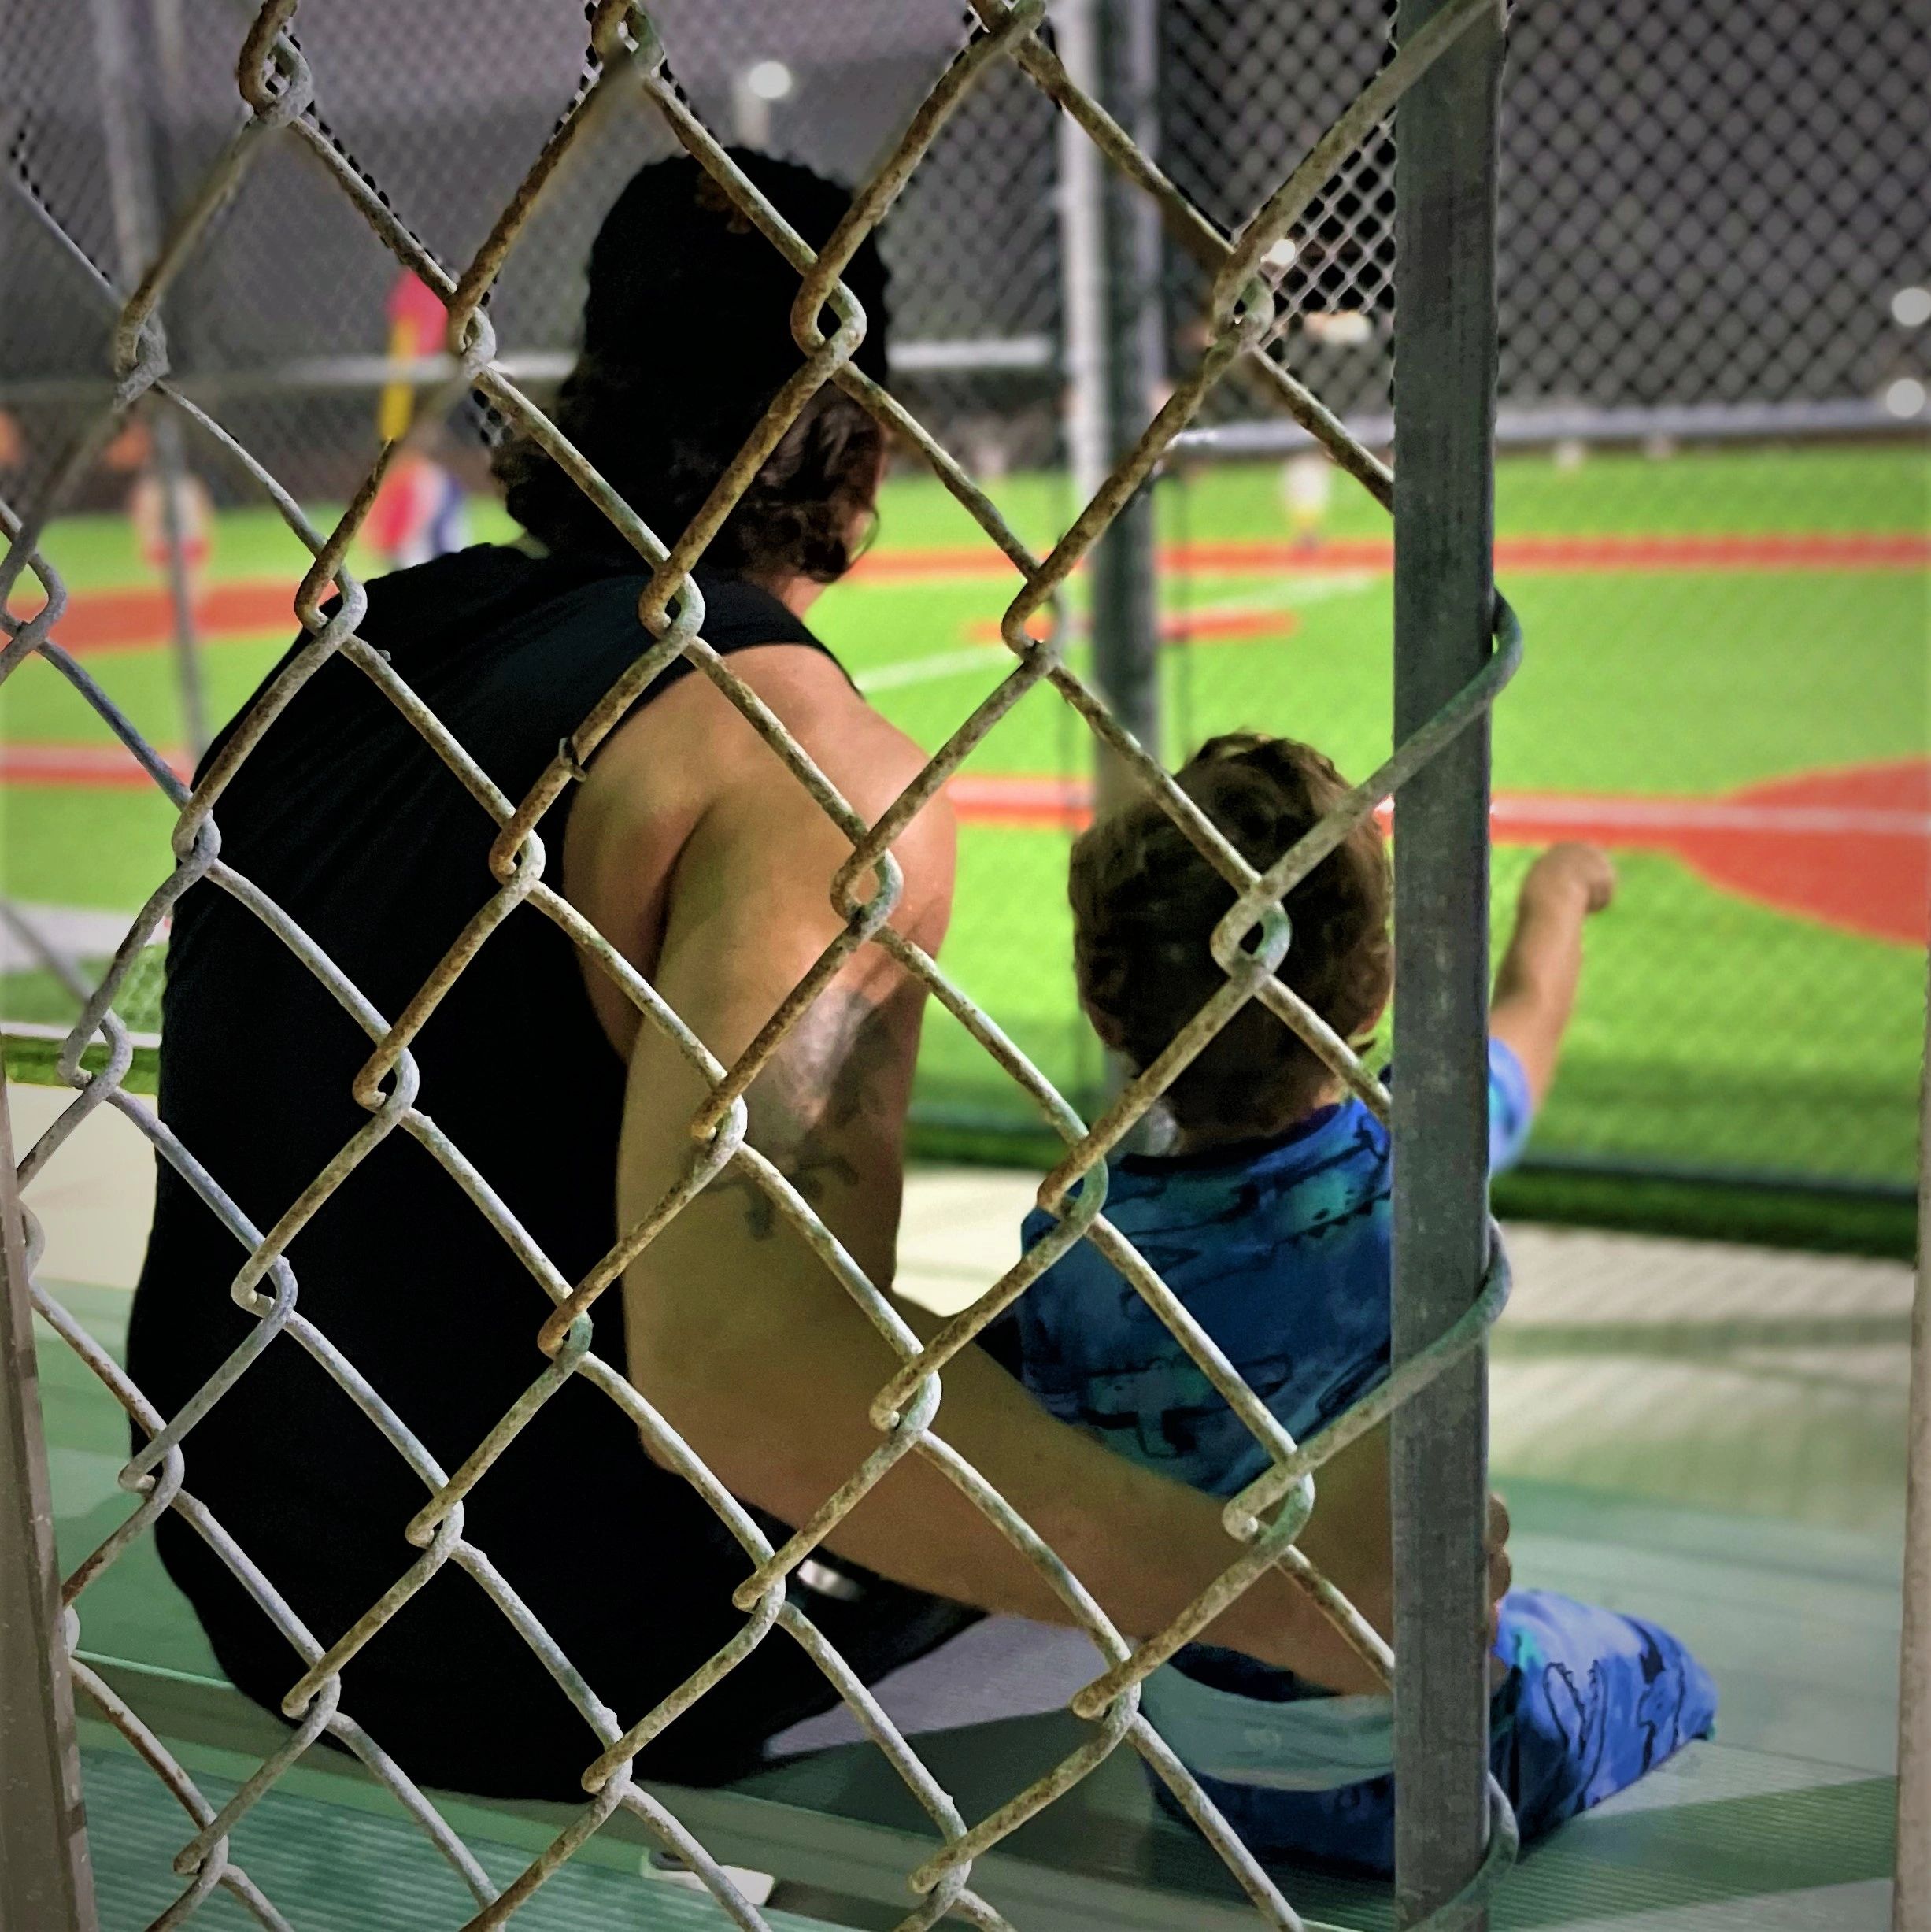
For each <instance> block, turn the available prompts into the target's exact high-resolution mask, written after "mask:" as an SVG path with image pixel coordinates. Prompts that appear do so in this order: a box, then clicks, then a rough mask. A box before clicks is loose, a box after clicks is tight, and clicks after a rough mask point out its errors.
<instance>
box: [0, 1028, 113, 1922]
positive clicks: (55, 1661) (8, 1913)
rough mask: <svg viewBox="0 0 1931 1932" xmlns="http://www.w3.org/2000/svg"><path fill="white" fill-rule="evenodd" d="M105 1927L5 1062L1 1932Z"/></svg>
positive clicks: (1, 1093)
mask: <svg viewBox="0 0 1931 1932" xmlns="http://www.w3.org/2000/svg"><path fill="white" fill-rule="evenodd" d="M95 1923H96V1920H95V1917H94V1878H93V1873H92V1871H91V1868H90V1867H89V1865H88V1863H87V1825H86V1822H85V1818H84V1815H83V1811H82V1808H81V1797H80V1753H79V1752H78V1750H77V1749H76V1745H75V1741H74V1704H73V1694H72V1686H71V1685H70V1684H69V1682H68V1670H67V1646H66V1645H65V1643H64V1642H63V1641H61V1579H60V1567H59V1564H58V1563H57V1560H56V1559H55V1555H54V1505H53V1502H52V1500H51V1497H50V1493H49V1490H48V1488H47V1456H46V1443H45V1442H44V1441H43V1438H42V1434H41V1427H40V1390H39V1379H38V1376H37V1375H36V1374H35V1367H34V1331H33V1316H32V1313H31V1310H30V1308H29V1307H28V1300H27V1256H26V1250H25V1248H24V1243H23V1241H22V1235H21V1227H20V1195H19V1192H18V1190H17V1188H16V1187H15V1186H14V1180H13V1131H12V1128H11V1125H10V1123H9V1120H8V1117H7V1095H6V1068H5V1066H4V1064H0V1932H92V1928H93V1927H94V1925H95Z"/></svg>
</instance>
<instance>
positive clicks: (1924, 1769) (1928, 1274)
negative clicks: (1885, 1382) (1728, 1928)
mask: <svg viewBox="0 0 1931 1932" xmlns="http://www.w3.org/2000/svg"><path fill="white" fill-rule="evenodd" d="M1926 1014H1927V1031H1926V1045H1927V1047H1928V1048H1931V998H1928V999H1927V1004H1926ZM1918 1117H1919V1129H1918V1286H1917V1293H1916V1294H1915V1296H1914V1297H1913V1301H1912V1305H1911V1422H1910V1426H1909V1427H1908V1429H1907V1431H1906V1434H1905V1481H1906V1483H1907V1495H1908V1499H1909V1500H1908V1502H1907V1507H1906V1510H1905V1516H1904V1632H1903V1643H1902V1645H1900V1669H1899V1679H1898V1701H1897V1882H1896V1888H1895V1889H1894V1891H1893V1893H1892V1904H1891V1924H1892V1932H1931V1245H1928V1243H1927V1238H1926V1235H1925V1226H1926V1223H1928V1222H1931V1065H1927V1067H1926V1068H1925V1074H1924V1080H1923V1086H1922V1105H1921V1106H1920V1109H1919V1116H1918Z"/></svg>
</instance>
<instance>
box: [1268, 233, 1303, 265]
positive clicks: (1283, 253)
mask: <svg viewBox="0 0 1931 1932" xmlns="http://www.w3.org/2000/svg"><path fill="white" fill-rule="evenodd" d="M1298 254H1300V242H1297V241H1296V240H1295V239H1294V238H1293V236H1292V235H1282V237H1281V239H1279V240H1278V242H1275V243H1274V246H1272V247H1271V248H1270V249H1269V250H1267V253H1266V254H1264V255H1263V256H1262V257H1261V258H1260V264H1261V266H1262V267H1263V268H1272V269H1273V270H1274V271H1275V272H1276V273H1279V272H1282V271H1283V270H1285V269H1288V268H1293V265H1294V258H1295V257H1296V256H1297V255H1298Z"/></svg>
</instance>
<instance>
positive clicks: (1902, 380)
mask: <svg viewBox="0 0 1931 1932" xmlns="http://www.w3.org/2000/svg"><path fill="white" fill-rule="evenodd" d="M1926 402H1931V390H1926V389H1925V386H1924V384H1923V383H1921V382H1919V381H1918V379H1917V377H1916V376H1900V377H1899V378H1898V379H1897V380H1896V382H1895V383H1892V385H1891V387H1889V388H1888V389H1887V390H1885V392H1884V406H1885V408H1886V409H1888V410H1889V411H1890V413H1892V415H1893V416H1901V417H1909V416H1922V415H1923V414H1924V406H1925V403H1926Z"/></svg>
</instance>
